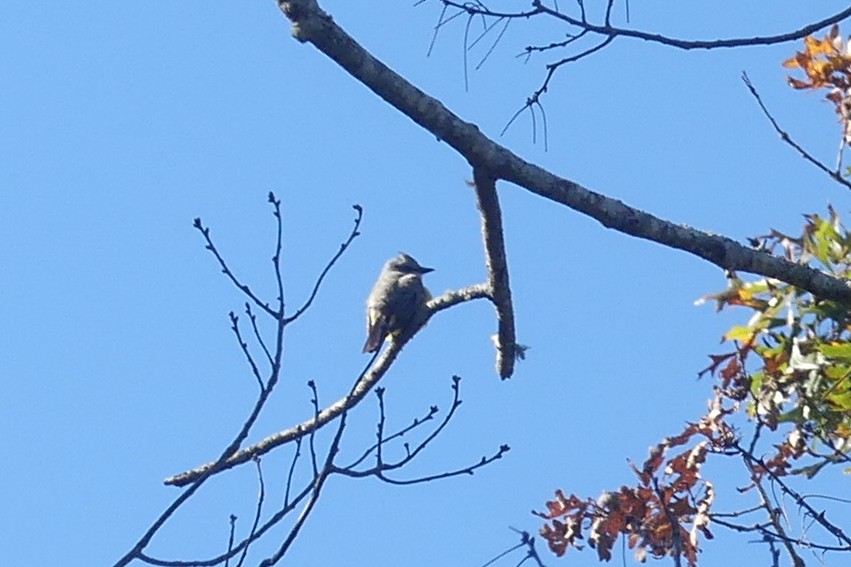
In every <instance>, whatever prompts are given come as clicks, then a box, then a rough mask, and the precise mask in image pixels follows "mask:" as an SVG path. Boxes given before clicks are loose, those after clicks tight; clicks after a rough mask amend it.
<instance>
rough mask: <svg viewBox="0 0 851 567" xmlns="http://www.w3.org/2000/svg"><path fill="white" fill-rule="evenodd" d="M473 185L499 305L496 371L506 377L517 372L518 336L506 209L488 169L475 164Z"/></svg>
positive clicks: (490, 281) (493, 291) (495, 300)
mask: <svg viewBox="0 0 851 567" xmlns="http://www.w3.org/2000/svg"><path fill="white" fill-rule="evenodd" d="M473 179H474V181H473V188H474V189H475V190H476V202H477V205H478V207H479V213H480V214H481V217H482V238H483V240H484V245H485V265H486V266H487V269H488V287H489V288H490V293H491V299H492V301H493V304H494V307H495V308H496V314H497V319H498V321H499V330H498V332H497V340H496V371H497V374H499V377H500V378H502V379H503V380H505V379H506V378H510V377H511V375H512V374H513V373H514V361H515V358H516V357H515V352H516V348H517V347H516V344H517V340H516V337H515V332H514V307H513V306H512V304H511V285H510V284H509V282H508V260H507V259H506V256H505V240H504V231H503V228H502V211H501V210H500V207H499V197H498V196H497V194H496V183H495V180H494V178H493V177H491V176H490V175H489V174H488V173H487V171H485V170H484V169H482V168H478V167H474V168H473Z"/></svg>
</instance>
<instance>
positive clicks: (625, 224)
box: [279, 0, 851, 305]
mask: <svg viewBox="0 0 851 567" xmlns="http://www.w3.org/2000/svg"><path fill="white" fill-rule="evenodd" d="M279 5H280V7H281V9H282V10H283V12H284V14H285V15H286V16H287V17H288V18H289V19H290V20H291V21H292V23H293V35H294V37H295V38H296V39H298V40H299V41H301V42H309V43H311V44H313V45H314V46H315V47H316V48H317V49H319V50H320V51H322V52H323V53H324V54H325V55H327V56H328V57H330V58H331V59H332V60H334V61H335V62H336V63H337V64H339V65H340V66H341V67H343V68H344V69H345V70H346V71H347V72H349V73H350V74H351V75H352V76H353V77H355V78H356V79H357V80H358V81H360V82H362V83H363V84H364V85H366V86H367V87H369V88H370V89H371V90H372V91H373V92H375V93H376V94H377V95H378V96H380V97H381V98H382V99H384V100H385V101H387V102H388V103H390V104H391V105H392V106H394V107H396V108H397V109H398V110H399V111H400V112H402V113H403V114H405V115H406V116H408V117H409V118H410V119H411V120H413V121H414V122H416V123H417V124H419V125H420V126H422V127H423V128H425V129H426V130H428V131H429V132H431V133H432V134H434V135H435V136H436V137H437V138H438V139H440V140H443V141H445V142H446V143H447V144H449V145H450V146H452V147H453V148H454V149H455V150H456V151H458V152H459V153H460V154H461V155H463V156H464V157H465V158H466V159H467V161H468V162H469V163H471V164H473V166H474V167H483V168H485V169H486V170H487V171H488V172H489V173H490V174H491V175H492V176H494V178H495V179H505V180H507V181H511V182H512V183H514V184H516V185H519V186H520V187H523V188H525V189H527V190H528V191H531V192H533V193H535V194H537V195H540V196H542V197H545V198H547V199H550V200H552V201H554V202H557V203H561V204H563V205H565V206H567V207H570V208H572V209H574V210H576V211H579V212H581V213H583V214H585V215H587V216H589V217H591V218H594V219H596V220H597V221H599V222H600V223H601V224H602V225H603V226H605V227H607V228H612V229H614V230H617V231H619V232H623V233H624V234H629V235H632V236H635V237H638V238H643V239H646V240H651V241H653V242H656V243H659V244H662V245H664V246H668V247H670V248H676V249H678V250H683V251H686V252H689V253H691V254H694V255H695V256H698V257H700V258H703V259H705V260H707V261H709V262H711V263H713V264H715V265H716V266H718V267H720V268H723V269H726V270H734V271H743V272H749V273H754V274H761V275H763V276H767V277H770V278H776V279H778V280H781V281H784V282H786V283H789V284H791V285H794V286H796V287H799V288H802V289H805V290H807V291H809V292H811V293H813V294H814V295H816V296H819V297H823V298H827V299H833V300H835V301H838V302H841V303H843V304H846V305H851V286H849V285H848V284H846V283H845V282H844V281H842V280H839V279H836V278H833V277H831V276H829V275H827V274H824V273H822V272H819V271H818V270H814V269H812V268H810V267H808V266H803V265H800V264H795V263H793V262H789V261H787V260H785V259H782V258H777V257H774V256H770V255H769V254H767V253H765V252H760V251H756V250H753V249H750V248H748V247H746V246H743V245H742V244H739V243H738V242H736V241H734V240H732V239H730V238H727V237H724V236H720V235H716V234H710V233H707V232H703V231H700V230H697V229H694V228H690V227H688V226H683V225H678V224H675V223H673V222H670V221H666V220H663V219H660V218H658V217H655V216H653V215H651V214H649V213H646V212H644V211H641V210H639V209H636V208H634V207H630V206H628V205H626V204H624V203H623V202H621V201H618V200H616V199H611V198H609V197H606V196H604V195H601V194H599V193H595V192H594V191H591V190H589V189H587V188H585V187H583V186H581V185H580V184H578V183H575V182H573V181H569V180H567V179H564V178H561V177H559V176H557V175H554V174H552V173H550V172H549V171H547V170H545V169H543V168H541V167H538V166H536V165H534V164H531V163H529V162H527V161H525V160H523V159H521V158H520V157H518V156H517V155H515V154H514V153H512V152H511V151H509V150H508V149H507V148H505V147H503V146H500V145H499V144H497V143H495V142H494V141H493V140H490V139H489V138H488V137H486V136H485V135H484V134H482V133H481V132H480V131H479V129H478V127H476V125H474V124H471V123H469V122H465V121H463V120H461V119H460V118H459V117H458V116H456V115H455V114H453V113H452V112H451V111H449V110H448V109H447V108H446V107H445V106H444V105H443V104H442V103H441V102H439V101H438V100H436V99H434V98H432V97H430V96H428V95H427V94H425V93H424V92H423V91H421V90H420V89H418V88H416V87H415V86H413V85H412V84H410V83H409V82H408V81H406V80H405V79H404V78H402V77H401V76H400V75H399V74H397V73H396V72H394V71H393V70H392V69H390V68H389V67H387V66H386V65H384V64H383V63H381V62H380V61H379V60H377V59H376V58H375V57H373V56H372V55H370V54H369V53H368V52H367V51H366V50H365V49H364V48H363V47H361V46H360V45H359V44H358V43H357V42H356V41H355V40H354V39H353V38H352V37H351V36H349V35H348V34H347V33H346V32H345V31H343V29H342V28H340V27H339V26H338V25H337V24H336V23H335V22H334V21H333V20H332V19H331V17H330V16H329V15H328V14H326V13H325V12H324V11H322V10H321V9H320V8H319V5H318V4H317V2H316V1H315V0H293V1H290V2H279Z"/></svg>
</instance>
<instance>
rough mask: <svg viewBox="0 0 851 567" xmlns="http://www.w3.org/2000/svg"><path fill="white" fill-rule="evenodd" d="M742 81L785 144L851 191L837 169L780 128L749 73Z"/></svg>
mask: <svg viewBox="0 0 851 567" xmlns="http://www.w3.org/2000/svg"><path fill="white" fill-rule="evenodd" d="M742 81H743V82H744V83H745V86H746V87H748V90H749V91H750V92H751V94H752V95H753V97H754V98H755V99H756V102H757V103H758V104H759V107H760V108H761V109H762V112H763V114H765V117H766V118H768V121H769V122H771V125H772V126H773V127H774V131H775V132H777V134H778V135H779V136H780V139H781V140H783V141H784V142H786V143H787V144H789V145H790V146H792V147H793V148H795V149H796V150H797V151H798V153H799V154H801V157H803V158H804V159H805V160H807V161H808V162H810V163H811V164H813V165H815V166H816V167H817V168H819V169H820V170H822V171H823V172H825V173H826V174H828V175H829V176H830V178H831V179H833V180H834V181H836V182H837V183H840V184H841V185H844V186H845V187H846V188H848V189H851V182H849V181H848V180H847V179H845V178H844V177H842V174H841V173H840V172H839V169H837V170H836V171H833V170H831V169H830V168H828V167H827V166H826V165H824V164H823V163H822V162H820V161H819V160H817V159H816V158H814V157H813V156H812V155H811V154H810V153H809V152H808V151H807V150H805V149H804V148H802V147H801V146H800V145H799V144H798V143H797V142H795V140H793V139H792V137H791V136H790V135H789V133H788V132H786V131H785V130H783V129H782V128H780V125H779V124H778V123H777V120H775V119H774V117H773V116H772V115H771V113H770V112H769V111H768V108H766V106H765V104H764V103H763V102H762V97H760V96H759V93H758V92H757V91H756V88H755V87H754V86H753V84H752V83H751V80H750V79H749V78H748V75H747V73H742Z"/></svg>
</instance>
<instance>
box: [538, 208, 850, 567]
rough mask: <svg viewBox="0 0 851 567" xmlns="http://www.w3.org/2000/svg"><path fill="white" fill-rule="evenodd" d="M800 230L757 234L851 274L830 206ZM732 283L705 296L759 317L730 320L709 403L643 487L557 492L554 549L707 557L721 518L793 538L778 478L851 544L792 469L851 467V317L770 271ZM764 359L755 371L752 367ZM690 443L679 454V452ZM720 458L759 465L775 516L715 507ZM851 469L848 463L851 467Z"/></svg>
mask: <svg viewBox="0 0 851 567" xmlns="http://www.w3.org/2000/svg"><path fill="white" fill-rule="evenodd" d="M805 218H806V224H805V226H804V230H803V233H802V234H801V236H799V237H792V236H789V235H786V234H783V233H781V232H779V231H771V233H770V234H768V235H766V236H763V237H760V238H755V239H752V240H751V244H752V245H754V246H755V247H756V248H757V249H759V250H762V251H764V253H767V254H768V253H777V254H782V255H784V256H785V257H786V258H788V259H790V260H793V261H796V262H799V263H802V264H816V265H818V266H819V267H820V268H822V269H823V270H825V271H826V272H828V273H830V274H832V275H834V276H837V277H842V278H848V277H851V234H850V233H849V232H848V231H847V230H846V229H845V228H844V227H843V226H842V224H841V222H840V219H839V215H838V214H837V213H836V211H834V210H833V209H832V208H830V209H829V213H828V216H827V217H826V218H823V217H821V216H818V215H806V217H805ZM728 281H729V286H728V289H726V290H724V291H722V292H720V293H716V294H711V295H707V296H706V297H704V298H702V300H701V301H705V300H714V301H715V302H716V305H717V308H718V309H719V310H721V309H723V308H726V307H731V306H741V307H746V308H748V309H750V310H751V311H752V312H753V314H752V316H751V317H750V320H749V321H748V322H747V323H746V324H744V325H738V326H734V327H733V328H731V329H730V330H729V331H728V332H727V333H726V334H725V335H724V340H725V342H727V343H730V344H731V345H732V347H733V348H732V349H731V350H730V351H729V352H725V353H722V354H716V355H712V356H710V359H711V364H710V365H709V367H707V368H706V369H705V370H703V371H702V372H701V373H700V374H701V375H706V374H711V375H714V376H715V377H716V378H717V383H716V384H715V386H714V396H713V399H712V401H711V403H710V405H709V407H710V409H709V411H708V412H707V414H706V415H704V416H703V417H702V418H701V419H700V420H699V421H698V422H697V423H693V424H688V425H687V427H686V428H685V430H684V431H683V432H682V433H681V434H679V435H678V436H676V437H673V438H669V439H665V440H663V441H662V442H661V443H659V444H658V445H657V446H655V447H654V448H653V449H651V452H650V456H649V457H648V459H647V460H646V461H645V462H644V464H643V465H642V467H641V468H640V469H639V468H637V467H635V466H634V465H633V471H634V472H635V474H636V476H637V477H638V483H637V485H636V486H635V487H626V486H624V487H621V488H620V490H618V491H615V492H605V493H604V494H603V496H601V497H600V498H599V499H597V500H596V501H594V500H593V499H580V498H578V497H577V496H575V495H570V496H566V495H565V494H564V493H563V492H561V491H559V492H557V493H556V498H555V500H554V501H551V502H547V511H546V512H542V513H539V514H538V515H539V516H541V517H543V518H545V519H546V520H548V521H549V523H548V524H546V525H545V526H544V527H543V528H542V529H541V535H542V536H543V537H544V539H545V540H546V541H547V542H548V544H549V546H550V549H551V550H552V551H553V552H555V553H556V554H557V555H563V554H564V553H565V552H566V551H567V548H568V547H571V546H573V547H577V548H579V547H581V544H580V540H582V539H583V538H584V537H586V536H585V535H584V534H585V533H586V532H587V538H588V542H589V544H590V545H591V546H592V547H594V548H595V549H596V550H597V554H598V557H599V558H600V559H602V560H609V559H610V558H611V549H612V546H613V545H614V543H615V541H616V540H617V538H618V536H623V537H624V538H626V542H627V544H628V546H629V547H630V549H635V550H636V557H637V559H639V560H644V558H645V557H646V556H647V555H651V556H653V557H663V556H666V555H672V556H675V557H677V558H679V557H683V558H685V560H686V561H687V563H688V565H696V564H697V555H698V551H699V545H698V538H699V536H701V535H703V536H704V537H706V538H708V539H711V538H712V533H711V532H710V530H709V525H710V523H711V522H712V521H715V522H716V523H719V524H721V525H723V526H725V527H729V528H732V529H735V530H738V531H757V532H760V533H761V534H762V535H763V536H764V537H768V538H771V539H772V540H773V541H784V540H790V539H791V538H792V536H790V535H788V534H787V533H786V532H785V531H784V530H783V529H782V527H781V526H780V523H779V522H778V521H776V519H775V518H776V512H775V510H777V509H778V504H777V502H776V501H775V499H774V498H772V497H769V496H768V492H767V491H765V490H764V488H763V485H764V483H766V482H767V483H771V484H772V485H773V487H774V488H775V489H776V490H778V491H779V492H781V493H784V494H785V495H787V496H790V497H792V499H793V500H794V501H795V502H796V504H798V505H799V506H801V507H802V509H803V510H804V512H805V514H807V515H808V516H810V517H811V518H812V520H814V523H816V524H818V525H820V526H821V527H823V528H824V529H825V530H827V531H828V533H830V534H831V535H833V536H835V537H837V538H838V539H839V540H840V542H842V543H843V544H844V548H842V549H841V550H846V551H847V550H848V549H851V540H849V538H848V537H847V536H845V534H844V533H843V532H842V530H841V529H840V528H839V527H837V526H835V525H833V524H831V523H830V522H829V520H828V519H827V518H826V517H825V515H824V514H823V513H821V512H819V511H817V510H815V509H814V508H812V506H810V505H809V504H808V502H807V498H806V497H804V496H801V495H800V494H798V493H796V492H795V491H794V490H793V489H792V488H791V487H789V485H788V484H787V483H785V482H784V477H789V476H799V477H803V478H812V477H814V476H815V475H816V474H817V473H818V472H819V471H821V470H822V469H823V468H824V467H826V466H828V465H831V464H835V463H843V464H845V465H846V466H847V465H849V463H851V458H849V447H851V313H849V308H848V306H846V305H841V304H838V303H836V302H833V301H827V300H823V299H820V298H818V297H813V296H812V295H811V294H809V293H805V292H802V291H801V290H800V289H798V288H796V287H794V286H791V285H789V284H784V283H782V282H779V281H776V280H770V279H761V280H757V281H753V282H745V281H743V280H741V279H740V278H739V277H738V276H736V275H735V274H732V273H730V274H728ZM751 367H754V368H755V369H754V370H753V371H750V370H748V369H749V368H751ZM735 415H744V416H745V417H746V418H747V420H748V421H749V422H750V423H751V424H752V426H753V427H752V432H751V433H750V434H749V435H747V436H746V435H744V434H743V433H742V432H741V431H739V430H738V429H736V428H735V427H734V426H733V425H732V424H731V418H732V417H733V416H735ZM761 435H766V436H771V437H772V439H773V441H772V444H773V447H772V450H771V453H770V454H769V455H768V456H767V457H766V458H763V457H760V456H757V455H756V453H755V450H756V447H757V441H758V440H759V438H760V436H761ZM684 445H685V446H686V448H685V449H683V450H680V451H679V452H676V453H675V452H674V451H673V450H674V448H676V447H680V446H684ZM710 456H718V457H737V458H739V459H741V460H742V462H743V463H744V464H745V466H746V468H747V470H748V472H749V476H750V478H749V480H750V484H749V485H748V486H747V487H746V488H745V489H743V492H748V491H751V490H754V491H756V492H757V493H759V495H760V496H759V499H760V503H759V505H758V506H757V508H761V509H762V511H763V512H765V514H766V517H767V519H766V521H765V522H763V523H759V524H753V525H751V524H748V525H745V524H734V523H731V522H730V521H729V520H727V519H722V518H729V517H731V516H734V514H723V515H722V514H714V513H713V512H712V511H711V507H712V503H713V497H714V490H715V489H714V486H713V484H712V483H711V482H710V481H708V480H705V479H703V478H702V477H701V468H702V466H703V464H704V462H705V461H706V459H707V458H708V457H710ZM849 470H851V469H849V468H846V472H848V471H849ZM807 545H810V546H812V547H815V548H821V549H825V550H827V549H828V548H829V549H830V550H833V551H836V550H840V548H836V546H833V547H831V546H825V545H821V544H819V543H818V542H815V541H809V542H807Z"/></svg>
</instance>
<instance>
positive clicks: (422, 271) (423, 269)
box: [420, 266, 434, 274]
mask: <svg viewBox="0 0 851 567" xmlns="http://www.w3.org/2000/svg"><path fill="white" fill-rule="evenodd" d="M433 271H434V268H423V267H422V266H420V273H421V274H427V273H429V272H433Z"/></svg>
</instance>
